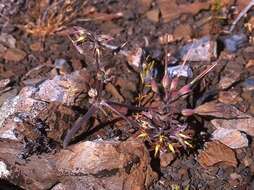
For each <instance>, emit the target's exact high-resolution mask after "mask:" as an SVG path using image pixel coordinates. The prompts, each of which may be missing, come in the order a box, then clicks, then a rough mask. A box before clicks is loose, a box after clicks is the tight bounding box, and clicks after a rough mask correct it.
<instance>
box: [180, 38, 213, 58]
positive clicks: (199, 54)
mask: <svg viewBox="0 0 254 190" xmlns="http://www.w3.org/2000/svg"><path fill="white" fill-rule="evenodd" d="M188 52H189V53H188ZM187 54H188V56H187ZM178 56H179V57H180V58H181V59H182V60H185V59H186V56H187V61H211V60H213V59H214V58H216V57H217V43H216V41H213V40H212V39H211V38H210V37H209V36H206V37H203V38H201V39H198V40H196V41H194V42H192V43H189V44H187V45H185V46H183V47H182V48H181V49H180V50H179V52H178Z"/></svg>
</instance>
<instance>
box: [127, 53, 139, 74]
mask: <svg viewBox="0 0 254 190" xmlns="http://www.w3.org/2000/svg"><path fill="white" fill-rule="evenodd" d="M142 55H143V50H142V48H136V49H134V50H133V51H130V52H128V54H127V61H128V63H129V65H130V66H132V67H133V69H135V70H138V69H140V67H141V60H142Z"/></svg>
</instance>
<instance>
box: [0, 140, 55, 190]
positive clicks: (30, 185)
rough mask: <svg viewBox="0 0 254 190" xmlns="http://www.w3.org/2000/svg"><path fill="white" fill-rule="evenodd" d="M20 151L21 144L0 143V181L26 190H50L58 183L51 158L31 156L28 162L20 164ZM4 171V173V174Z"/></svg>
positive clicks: (11, 142)
mask: <svg viewBox="0 0 254 190" xmlns="http://www.w3.org/2000/svg"><path fill="white" fill-rule="evenodd" d="M21 149H22V144H20V143H17V142H13V141H4V143H3V142H1V143H0V160H1V161H0V165H1V166H2V167H0V170H1V169H2V170H1V171H2V173H1V172H0V173H1V174H2V175H1V174H0V179H5V180H8V181H9V182H11V183H13V184H15V185H18V186H19V187H22V188H24V189H27V190H33V189H37V190H46V189H50V188H51V187H52V186H53V185H54V184H56V183H57V182H58V178H57V174H56V172H55V167H54V162H53V159H52V157H51V156H48V155H44V156H43V157H38V156H32V157H30V158H29V162H24V161H23V162H22V160H19V159H18V158H17V154H18V153H19V152H20V150H21ZM4 171H5V172H4Z"/></svg>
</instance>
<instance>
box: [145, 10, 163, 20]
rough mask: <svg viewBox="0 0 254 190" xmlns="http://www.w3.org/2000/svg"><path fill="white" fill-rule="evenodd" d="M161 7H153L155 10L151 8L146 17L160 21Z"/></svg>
mask: <svg viewBox="0 0 254 190" xmlns="http://www.w3.org/2000/svg"><path fill="white" fill-rule="evenodd" d="M159 14H160V12H159V9H153V10H150V11H148V12H147V13H146V17H147V19H148V20H150V21H152V22H155V23H156V22H159V19H160V17H159Z"/></svg>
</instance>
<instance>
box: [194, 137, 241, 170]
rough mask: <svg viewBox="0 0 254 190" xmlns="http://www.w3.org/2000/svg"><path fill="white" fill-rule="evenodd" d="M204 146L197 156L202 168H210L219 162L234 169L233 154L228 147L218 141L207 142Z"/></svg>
mask: <svg viewBox="0 0 254 190" xmlns="http://www.w3.org/2000/svg"><path fill="white" fill-rule="evenodd" d="M205 146H206V147H205V149H204V150H203V151H202V152H201V153H200V154H199V156H198V162H199V164H200V165H201V166H202V167H210V166H213V165H215V164H218V163H221V162H223V163H225V164H227V165H230V166H234V167H236V165H237V160H236V157H235V153H234V151H233V150H231V149H230V148H229V147H227V146H226V145H224V144H222V143H220V142H218V141H213V142H208V143H206V145H205Z"/></svg>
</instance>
